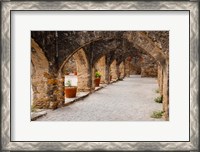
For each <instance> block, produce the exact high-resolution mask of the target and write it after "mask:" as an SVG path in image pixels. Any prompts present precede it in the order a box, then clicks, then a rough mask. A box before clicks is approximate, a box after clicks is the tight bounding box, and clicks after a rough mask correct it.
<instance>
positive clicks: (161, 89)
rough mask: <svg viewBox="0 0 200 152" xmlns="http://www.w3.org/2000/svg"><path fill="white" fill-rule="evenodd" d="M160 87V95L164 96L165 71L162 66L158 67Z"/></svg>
mask: <svg viewBox="0 0 200 152" xmlns="http://www.w3.org/2000/svg"><path fill="white" fill-rule="evenodd" d="M158 86H159V93H160V95H163V70H162V66H161V65H158Z"/></svg>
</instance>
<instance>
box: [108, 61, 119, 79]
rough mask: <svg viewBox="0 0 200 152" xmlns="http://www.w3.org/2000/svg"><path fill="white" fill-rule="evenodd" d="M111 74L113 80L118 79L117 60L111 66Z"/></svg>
mask: <svg viewBox="0 0 200 152" xmlns="http://www.w3.org/2000/svg"><path fill="white" fill-rule="evenodd" d="M110 73H111V75H112V79H113V80H117V79H118V74H117V63H116V60H114V61H113V62H112V64H111V65H110Z"/></svg>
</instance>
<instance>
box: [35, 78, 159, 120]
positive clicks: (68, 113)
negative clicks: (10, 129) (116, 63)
mask: <svg viewBox="0 0 200 152" xmlns="http://www.w3.org/2000/svg"><path fill="white" fill-rule="evenodd" d="M157 88H158V85H157V80H156V79H155V78H140V76H131V77H129V78H125V79H124V80H123V81H118V82H116V83H113V84H110V85H108V86H107V87H105V88H103V89H101V90H99V91H96V92H95V93H93V94H91V95H89V96H88V97H86V98H85V99H83V100H80V101H77V102H75V103H73V104H71V105H69V106H67V107H63V108H59V109H57V110H54V111H51V112H49V113H48V114H47V115H46V116H44V117H42V118H39V119H37V120H38V121H152V120H162V119H153V118H151V117H150V116H151V114H152V113H153V111H159V110H162V104H160V103H156V102H155V101H154V98H155V97H157V96H159V94H158V93H156V92H155V90H156V89H157Z"/></svg>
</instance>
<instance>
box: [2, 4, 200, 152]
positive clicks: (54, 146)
mask: <svg viewBox="0 0 200 152" xmlns="http://www.w3.org/2000/svg"><path fill="white" fill-rule="evenodd" d="M17 10H35V11H39V10H52V11H53V10H152V11H157V10H173V11H181V10H186V11H189V12H190V124H189V125H190V140H189V141H187V142H181V141H180V142H179V141H176V142H153V141H152V142H135V141H133V142H112V141H110V142H65V141H60V142H56V141H55V142H45V141H43V142H27V141H23V142H22V141H21V142H20V141H19V142H16V141H11V127H10V119H11V114H10V111H11V109H12V107H11V94H12V88H11V81H10V80H11V77H12V75H11V66H10V65H11V45H12V41H11V29H10V27H11V22H12V21H11V12H12V11H17ZM1 14H2V15H1V50H2V51H1V95H2V97H1V99H2V101H1V140H0V141H1V147H2V149H1V150H5V151H15V150H35V151H37V150H39V151H42V150H54V151H59V150H77V151H78V150H82V151H83V150H85V151H91V150H107V151H113V150H127V151H128V150H132V151H138V150H154V151H156V150H159V151H181V150H184V151H198V150H199V103H198V101H199V83H198V82H199V60H198V59H199V58H198V57H199V54H198V53H199V20H198V19H199V2H198V1H176V2H172V1H169V2H164V1H155V2H145V1H141V2H140V1H102V2H95V1H57V2H55V1H52V2H47V1H7V0H5V1H2V2H1Z"/></svg>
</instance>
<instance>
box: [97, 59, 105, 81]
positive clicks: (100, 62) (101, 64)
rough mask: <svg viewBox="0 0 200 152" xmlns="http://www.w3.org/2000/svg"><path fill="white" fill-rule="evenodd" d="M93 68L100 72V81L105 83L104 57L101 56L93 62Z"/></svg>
mask: <svg viewBox="0 0 200 152" xmlns="http://www.w3.org/2000/svg"><path fill="white" fill-rule="evenodd" d="M95 69H96V70H97V71H99V72H100V74H101V82H100V83H106V57H105V56H102V57H101V58H100V59H99V60H98V61H97V62H96V64H95Z"/></svg>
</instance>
